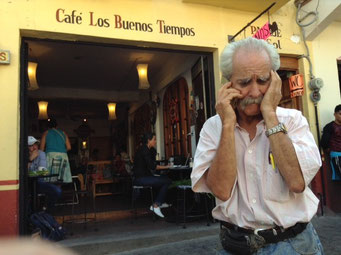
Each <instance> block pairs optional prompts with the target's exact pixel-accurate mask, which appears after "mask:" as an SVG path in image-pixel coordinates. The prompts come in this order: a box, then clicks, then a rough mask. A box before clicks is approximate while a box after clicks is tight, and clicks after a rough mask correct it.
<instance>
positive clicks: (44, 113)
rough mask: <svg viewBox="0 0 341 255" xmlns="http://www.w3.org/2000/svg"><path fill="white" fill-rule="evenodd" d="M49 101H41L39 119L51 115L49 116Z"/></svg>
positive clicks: (44, 118) (39, 103)
mask: <svg viewBox="0 0 341 255" xmlns="http://www.w3.org/2000/svg"><path fill="white" fill-rule="evenodd" d="M48 104H49V103H48V102H46V101H39V102H38V108H39V115H38V120H47V119H48V118H49V116H47V105H48Z"/></svg>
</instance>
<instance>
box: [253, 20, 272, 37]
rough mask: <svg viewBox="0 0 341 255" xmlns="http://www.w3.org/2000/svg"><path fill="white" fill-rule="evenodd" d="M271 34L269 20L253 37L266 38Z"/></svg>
mask: <svg viewBox="0 0 341 255" xmlns="http://www.w3.org/2000/svg"><path fill="white" fill-rule="evenodd" d="M270 35H271V32H270V27H269V22H266V23H265V25H264V26H263V27H262V28H261V29H259V30H258V31H257V32H256V33H255V34H254V35H253V36H252V37H254V38H257V39H263V40H266V39H268V38H269V37H270Z"/></svg>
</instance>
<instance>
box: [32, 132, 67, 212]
mask: <svg viewBox="0 0 341 255" xmlns="http://www.w3.org/2000/svg"><path fill="white" fill-rule="evenodd" d="M27 143H28V152H29V163H28V170H29V171H38V170H39V169H40V168H46V167H47V163H46V155H45V152H43V151H41V150H39V149H38V146H39V140H37V139H36V138H34V137H33V136H29V137H28V139H27ZM37 192H38V193H42V194H46V195H47V196H48V199H47V210H48V211H49V212H50V211H51V210H52V208H53V207H54V205H55V203H56V201H57V200H58V199H59V198H60V197H61V195H62V190H61V188H60V187H58V186H56V185H54V184H52V183H48V182H45V181H44V180H43V179H38V182H37Z"/></svg>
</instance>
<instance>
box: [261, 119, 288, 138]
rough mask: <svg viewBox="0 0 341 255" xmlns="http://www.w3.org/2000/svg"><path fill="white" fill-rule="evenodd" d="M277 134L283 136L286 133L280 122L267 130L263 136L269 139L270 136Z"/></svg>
mask: <svg viewBox="0 0 341 255" xmlns="http://www.w3.org/2000/svg"><path fill="white" fill-rule="evenodd" d="M278 132H283V133H284V134H286V133H288V132H287V128H286V127H285V125H284V124H283V123H282V122H280V123H278V125H277V126H274V127H272V128H269V129H268V130H266V131H265V135H266V136H267V137H269V136H270V135H273V134H276V133H278Z"/></svg>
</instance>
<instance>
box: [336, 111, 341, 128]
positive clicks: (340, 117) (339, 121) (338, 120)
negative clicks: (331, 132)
mask: <svg viewBox="0 0 341 255" xmlns="http://www.w3.org/2000/svg"><path fill="white" fill-rule="evenodd" d="M334 117H335V122H336V123H337V124H338V125H341V111H338V112H335V113H334Z"/></svg>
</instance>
